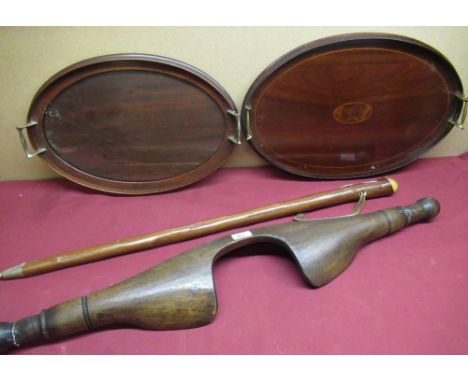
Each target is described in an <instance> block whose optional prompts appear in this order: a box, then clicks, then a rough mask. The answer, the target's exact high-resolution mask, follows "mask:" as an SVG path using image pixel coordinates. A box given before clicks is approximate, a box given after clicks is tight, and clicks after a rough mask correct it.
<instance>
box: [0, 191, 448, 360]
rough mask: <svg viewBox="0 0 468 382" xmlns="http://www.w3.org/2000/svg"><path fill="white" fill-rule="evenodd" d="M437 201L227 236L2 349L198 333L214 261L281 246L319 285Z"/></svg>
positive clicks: (51, 312)
mask: <svg viewBox="0 0 468 382" xmlns="http://www.w3.org/2000/svg"><path fill="white" fill-rule="evenodd" d="M439 209H440V207H439V203H438V202H437V201H436V200H435V199H431V198H424V199H421V200H419V201H418V202H416V203H415V204H413V205H410V206H407V207H403V208H402V207H396V208H390V209H384V210H380V211H377V212H373V213H369V214H366V215H355V216H347V217H337V218H329V219H316V220H309V221H307V220H301V221H294V222H291V223H286V224H278V225H273V226H267V227H261V228H258V229H254V230H251V231H244V232H240V233H237V234H233V235H229V236H225V237H223V238H220V239H217V240H214V241H212V242H210V243H207V244H204V245H202V246H199V247H197V248H195V249H191V250H188V251H186V252H184V253H182V254H180V255H178V256H175V257H173V258H171V259H169V260H167V261H164V262H162V263H160V264H158V265H156V266H155V267H153V268H150V269H149V270H147V271H145V272H142V273H140V274H139V275H136V276H134V277H132V278H130V279H128V280H126V281H123V282H121V283H119V284H116V285H114V286H112V287H109V288H106V289H103V290H101V291H98V292H95V293H92V294H90V295H88V296H84V297H81V298H77V299H74V300H71V301H68V302H65V303H63V304H59V305H56V306H54V307H52V308H50V309H47V310H44V311H42V313H40V314H38V315H36V316H32V317H27V318H24V319H22V320H19V321H16V322H14V323H1V324H0V350H1V351H3V352H6V351H8V350H10V349H11V348H14V347H15V346H17V347H19V346H24V345H26V344H28V343H31V342H42V341H46V340H49V339H57V338H60V337H63V336H67V335H71V334H74V333H78V332H82V331H86V330H89V329H95V328H99V327H102V326H106V325H110V324H120V325H122V324H124V325H131V326H137V327H141V328H145V329H155V330H171V329H187V328H194V327H199V326H202V325H206V324H208V323H210V322H211V321H212V320H213V319H214V318H215V315H216V309H217V301H216V295H215V288H214V282H213V276H212V267H213V264H214V262H215V261H216V260H217V259H218V258H219V257H221V256H223V255H225V254H228V253H230V252H232V251H233V250H235V249H238V248H241V247H244V246H247V245H250V244H253V243H262V242H270V243H275V244H277V245H279V246H281V247H283V248H286V249H287V251H288V252H289V253H290V254H291V255H292V256H293V258H294V259H295V260H296V262H297V265H298V267H299V269H300V271H301V272H302V274H303V275H304V277H305V279H306V280H307V281H308V283H309V284H310V285H311V286H312V287H320V286H322V285H324V284H326V283H328V282H330V281H331V280H333V279H334V278H335V277H337V276H338V275H339V274H340V273H341V272H343V271H344V270H345V269H346V268H347V267H348V265H349V264H350V263H351V261H352V260H353V258H354V256H355V254H356V251H357V250H358V249H359V248H360V247H361V246H363V245H364V244H366V243H368V242H370V241H372V240H375V239H377V238H380V237H382V236H386V235H389V234H392V233H394V232H396V231H398V230H400V229H402V228H404V227H406V226H408V225H411V224H414V223H418V222H420V221H424V220H429V219H431V218H433V217H434V216H436V215H437V214H438V213H439Z"/></svg>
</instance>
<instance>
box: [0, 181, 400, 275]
mask: <svg viewBox="0 0 468 382" xmlns="http://www.w3.org/2000/svg"><path fill="white" fill-rule="evenodd" d="M397 188H398V186H397V183H396V182H395V181H394V180H393V179H390V178H382V179H379V180H375V181H370V182H362V183H356V184H351V185H347V186H344V187H341V188H339V189H335V190H330V191H324V192H320V193H316V194H311V195H308V196H304V197H301V198H297V199H291V200H287V201H283V202H279V203H275V204H270V205H267V206H262V207H258V208H255V209H252V210H248V211H243V212H239V213H236V214H233V215H227V216H223V217H218V218H214V219H210V220H205V221H202V222H198V223H193V224H189V225H184V226H180V227H175V228H169V229H166V230H163V231H159V232H154V233H150V234H147V235H143V236H138V237H134V238H131V239H126V240H118V241H115V242H112V243H106V244H101V245H97V246H94V247H89V248H85V249H80V250H76V251H71V252H66V253H63V254H61V255H57V256H51V257H47V258H44V259H40V260H35V261H31V262H27V263H22V264H20V265H17V266H15V267H12V268H9V269H7V270H5V271H3V272H2V273H1V278H2V279H11V278H19V277H27V276H34V275H38V274H41V273H45V272H50V271H54V270H58V269H62V268H67V267H71V266H74V265H79V264H85V263H89V262H92V261H98V260H102V259H107V258H110V257H114V256H118V255H122V254H125V253H131V252H135V251H141V250H145V249H149V248H155V247H160V246H163V245H166V244H172V243H177V242H180V241H184V240H188V239H193V238H196V237H200V236H204V235H208V234H211V233H215V232H220V231H224V230H228V229H231V228H237V227H242V226H245V225H249V224H254V223H258V222H262V221H267V220H271V219H276V218H279V217H284V216H289V215H293V214H297V213H301V212H305V211H311V210H315V209H319V208H323V207H328V206H332V205H336V204H340V203H347V202H352V201H355V200H358V199H359V197H360V195H361V193H363V192H364V193H365V194H366V198H377V197H381V196H389V195H392V194H393V193H394V192H395V191H396V189H397Z"/></svg>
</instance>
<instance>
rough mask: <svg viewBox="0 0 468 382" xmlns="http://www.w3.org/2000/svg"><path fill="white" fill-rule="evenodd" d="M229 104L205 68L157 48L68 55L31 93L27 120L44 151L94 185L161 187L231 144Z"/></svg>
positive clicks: (72, 175) (198, 171) (124, 189)
mask: <svg viewBox="0 0 468 382" xmlns="http://www.w3.org/2000/svg"><path fill="white" fill-rule="evenodd" d="M228 110H232V111H234V112H235V111H236V107H235V105H234V103H233V101H232V100H231V98H230V97H229V95H228V94H227V93H226V92H225V91H224V89H223V88H222V87H221V86H220V85H219V84H217V83H216V81H214V80H213V79H212V78H211V77H209V76H208V75H206V74H204V73H203V72H201V71H199V70H198V69H196V68H193V67H191V66H189V65H187V64H184V63H181V62H178V61H175V60H171V59H167V58H164V57H159V56H152V55H142V54H118V55H110V56H103V57H97V58H94V59H90V60H86V61H82V62H80V63H78V64H75V65H73V66H71V67H69V68H67V69H65V70H63V71H62V72H60V73H58V74H57V75H56V76H54V77H53V78H52V79H50V80H49V81H48V82H47V83H46V84H45V85H44V86H43V87H42V88H41V89H40V90H39V92H38V93H37V95H36V96H35V98H34V100H33V102H32V105H31V108H30V112H29V121H36V122H38V125H36V126H35V127H32V128H30V129H28V133H29V138H30V140H31V143H32V145H33V146H34V147H35V148H42V147H45V148H46V151H45V152H44V153H43V154H41V158H42V159H43V160H44V161H45V162H47V163H48V164H49V165H50V166H51V167H52V168H53V169H54V170H56V171H57V172H59V173H60V174H62V175H64V176H65V177H68V178H69V179H71V180H74V181H76V182H78V183H81V184H83V185H86V186H88V187H91V188H95V189H99V190H102V191H108V192H118V193H136V194H140V193H152V192H163V191H168V190H171V189H175V188H179V187H182V186H185V185H187V184H190V183H193V182H195V181H197V180H199V179H201V178H203V177H205V176H207V175H208V174H210V173H211V172H212V171H214V170H216V169H217V168H218V167H219V166H220V165H221V164H222V163H223V161H224V160H225V159H226V158H227V157H228V156H229V154H230V153H231V152H232V150H233V147H234V145H233V143H232V142H230V141H229V139H228V137H229V136H230V135H234V134H235V130H236V124H235V119H234V118H233V117H232V115H229V114H228V113H227V111H228Z"/></svg>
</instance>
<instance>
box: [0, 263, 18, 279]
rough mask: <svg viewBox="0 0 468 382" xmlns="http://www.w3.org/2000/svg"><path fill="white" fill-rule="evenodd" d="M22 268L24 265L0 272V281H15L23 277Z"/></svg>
mask: <svg viewBox="0 0 468 382" xmlns="http://www.w3.org/2000/svg"><path fill="white" fill-rule="evenodd" d="M23 266H24V263H22V264H20V265H16V266H14V267H11V268H8V269H5V270H4V271H2V272H0V279H2V280H8V279H17V278H20V277H24V274H23Z"/></svg>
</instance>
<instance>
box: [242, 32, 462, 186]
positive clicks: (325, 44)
mask: <svg viewBox="0 0 468 382" xmlns="http://www.w3.org/2000/svg"><path fill="white" fill-rule="evenodd" d="M372 44H374V45H372ZM370 45H371V46H379V47H380V46H385V47H393V48H399V49H400V50H402V49H404V51H405V52H408V53H411V54H419V55H420V56H424V57H426V58H427V57H430V58H431V59H433V60H434V61H435V62H437V64H438V65H439V67H442V68H443V69H444V71H443V73H442V74H443V76H444V79H447V78H448V79H449V81H448V82H451V83H452V84H453V86H454V88H455V89H454V92H453V93H454V95H453V100H452V102H451V109H450V110H448V114H449V116H448V118H447V121H446V122H445V124H444V123H443V122H442V121H441V122H440V126H439V127H440V129H439V133H438V134H437V135H435V136H434V137H433V139H431V140H429V141H427V142H425V143H424V144H423V145H421V146H417V148H416V149H415V150H413V151H412V152H411V155H406V156H405V157H404V158H402V159H400V160H398V161H395V162H394V163H393V164H392V165H388V166H383V167H380V168H376V169H371V168H370V169H369V170H367V171H362V172H360V173H357V174H354V175H349V174H346V175H343V176H337V175H336V174H333V175H332V176H323V175H315V174H313V173H310V171H305V170H301V169H298V168H296V167H294V166H291V165H288V164H286V163H282V162H281V161H279V160H272V159H271V157H270V156H268V155H266V154H265V152H264V149H263V148H262V146H261V145H260V144H259V143H258V142H257V141H256V139H255V126H254V125H253V118H251V117H250V118H249V119H250V124H251V125H250V130H251V132H252V138H251V139H250V144H251V146H252V147H253V148H254V150H255V151H256V152H257V153H258V154H260V155H261V156H262V157H263V158H264V159H265V160H266V161H267V162H269V163H270V164H272V165H274V166H276V167H278V168H281V169H282V170H284V171H287V172H289V173H292V174H295V175H300V176H304V177H309V178H316V179H351V178H363V177H371V176H376V175H381V174H385V173H388V172H390V171H393V170H396V169H398V168H400V167H403V166H405V165H407V164H409V163H411V162H413V161H414V160H416V159H417V158H418V157H419V156H420V155H422V154H423V153H424V152H426V151H427V150H429V149H430V148H431V147H433V146H434V145H436V144H437V143H438V142H439V141H440V140H442V139H443V138H444V137H445V136H446V135H447V134H448V133H449V132H450V130H451V129H452V127H453V126H454V125H453V124H452V123H450V122H449V120H454V121H456V120H457V119H458V117H459V115H460V113H461V111H462V108H463V101H462V100H461V99H459V98H458V97H456V96H455V94H456V93H457V92H458V93H459V94H463V86H462V83H461V80H460V78H459V76H458V74H457V72H456V70H455V68H454V67H453V65H452V64H451V63H450V62H449V61H448V59H447V58H446V57H445V56H443V55H442V54H441V53H440V52H439V51H437V50H435V49H434V48H432V47H431V46H429V45H427V44H424V43H423V42H421V41H418V40H415V39H412V38H409V37H404V36H399V35H393V34H386V33H349V34H342V35H337V36H331V37H326V38H323V39H320V40H316V41H313V42H311V43H308V44H304V45H302V46H300V47H298V48H296V49H293V50H292V51H290V52H288V53H286V54H285V55H283V56H281V57H280V58H279V59H277V60H276V61H274V62H273V63H272V64H271V65H269V66H268V67H267V68H266V69H265V70H264V71H263V72H261V73H260V75H259V76H258V77H257V78H256V79H255V81H254V82H253V83H252V85H251V86H250V88H249V90H248V91H247V94H246V96H245V98H244V101H243V104H242V109H241V120H242V125H243V126H244V127H245V126H246V122H247V111H248V110H250V112H251V113H252V110H251V108H252V100H253V99H254V97H255V95H256V92H257V91H258V90H260V88H261V87H262V86H263V85H264V84H265V83H267V82H268V81H269V80H270V79H271V77H272V76H273V75H274V74H275V73H276V72H277V71H278V70H279V69H280V68H282V67H283V66H284V65H286V64H289V63H291V61H299V60H301V58H303V57H305V56H309V55H310V54H316V53H321V52H325V51H330V50H333V49H340V48H344V47H361V46H370Z"/></svg>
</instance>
